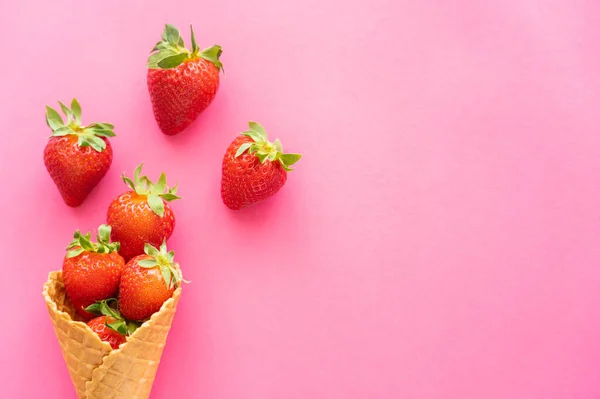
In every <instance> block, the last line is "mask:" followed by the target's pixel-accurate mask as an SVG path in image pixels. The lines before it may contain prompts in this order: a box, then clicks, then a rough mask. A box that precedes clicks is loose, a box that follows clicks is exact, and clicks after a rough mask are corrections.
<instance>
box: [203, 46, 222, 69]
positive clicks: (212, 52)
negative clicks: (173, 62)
mask: <svg viewBox="0 0 600 399" xmlns="http://www.w3.org/2000/svg"><path fill="white" fill-rule="evenodd" d="M221 54H223V49H222V48H221V46H219V45H214V46H212V47H209V48H207V49H204V50H202V51H201V52H200V53H199V54H198V55H199V56H200V57H201V58H204V59H205V60H207V61H210V62H212V63H213V65H214V66H216V67H217V69H218V70H221V69H223V63H222V62H221V61H220V60H219V57H220V56H221Z"/></svg>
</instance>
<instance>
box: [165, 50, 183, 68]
mask: <svg viewBox="0 0 600 399" xmlns="http://www.w3.org/2000/svg"><path fill="white" fill-rule="evenodd" d="M187 58H188V55H187V54H186V53H180V54H175V55H172V56H169V57H167V58H163V59H162V60H160V61H159V62H158V66H159V67H160V68H162V69H170V68H175V67H176V66H178V65H181V63H182V62H183V61H185V60H186V59H187Z"/></svg>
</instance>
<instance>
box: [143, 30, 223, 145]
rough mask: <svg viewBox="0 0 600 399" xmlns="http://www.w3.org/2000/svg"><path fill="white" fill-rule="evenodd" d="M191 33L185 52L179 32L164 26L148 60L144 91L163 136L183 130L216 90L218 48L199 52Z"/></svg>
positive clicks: (220, 66) (220, 51)
mask: <svg viewBox="0 0 600 399" xmlns="http://www.w3.org/2000/svg"><path fill="white" fill-rule="evenodd" d="M190 29H191V31H192V49H191V51H190V50H188V49H187V48H186V47H185V45H184V43H183V39H182V38H181V36H180V34H179V31H178V30H177V28H176V27H174V26H172V25H166V27H165V30H164V32H163V35H162V40H161V41H159V42H158V43H157V44H156V46H155V47H154V49H152V52H153V54H152V55H150V57H149V58H148V91H149V92H150V99H151V100H152V109H153V110H154V117H155V118H156V122H158V127H159V128H160V130H162V132H163V133H164V134H168V135H174V134H177V133H179V132H181V131H183V130H184V129H185V128H187V127H188V126H189V125H190V124H191V123H192V122H193V121H194V120H195V119H196V118H197V117H198V115H200V113H201V112H202V111H204V109H206V107H208V106H209V105H210V103H211V102H212V101H213V100H214V98H215V95H216V94H217V90H218V89H219V71H220V70H221V69H222V68H223V64H222V63H221V61H219V57H220V56H221V53H222V52H223V51H222V49H221V46H217V45H215V46H212V47H210V48H207V49H205V50H202V51H200V48H199V47H198V45H197V44H196V38H195V37H194V30H193V29H192V27H191V26H190Z"/></svg>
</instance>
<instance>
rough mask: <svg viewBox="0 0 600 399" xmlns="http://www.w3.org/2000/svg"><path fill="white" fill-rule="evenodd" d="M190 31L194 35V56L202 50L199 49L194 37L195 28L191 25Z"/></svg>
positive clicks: (193, 36)
mask: <svg viewBox="0 0 600 399" xmlns="http://www.w3.org/2000/svg"><path fill="white" fill-rule="evenodd" d="M190 31H191V33H192V54H194V55H195V54H198V51H200V48H199V47H198V43H196V36H195V35H194V28H192V25H190Z"/></svg>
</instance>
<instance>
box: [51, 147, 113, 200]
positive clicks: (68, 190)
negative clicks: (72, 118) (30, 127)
mask: <svg viewBox="0 0 600 399" xmlns="http://www.w3.org/2000/svg"><path fill="white" fill-rule="evenodd" d="M102 140H104V141H105V143H106V148H105V149H104V151H102V152H98V151H96V150H94V149H93V148H92V147H90V146H88V147H81V146H80V145H78V143H77V136H75V135H67V136H59V137H51V138H50V140H49V141H48V144H47V145H46V148H45V150H44V164H45V165H46V169H47V170H48V173H49V174H50V177H52V180H53V181H54V183H55V184H56V187H57V188H58V191H59V192H60V194H61V196H62V198H63V200H64V201H65V203H66V204H67V205H69V206H72V207H76V206H79V205H81V204H82V203H83V202H84V201H85V199H86V198H87V196H88V195H89V194H90V192H91V191H92V190H93V189H94V187H96V185H97V184H98V183H99V182H100V180H102V178H103V177H104V175H106V172H107V171H108V169H109V168H110V165H111V163H112V158H113V151H112V147H111V145H110V142H109V141H108V140H107V139H106V138H102Z"/></svg>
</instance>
